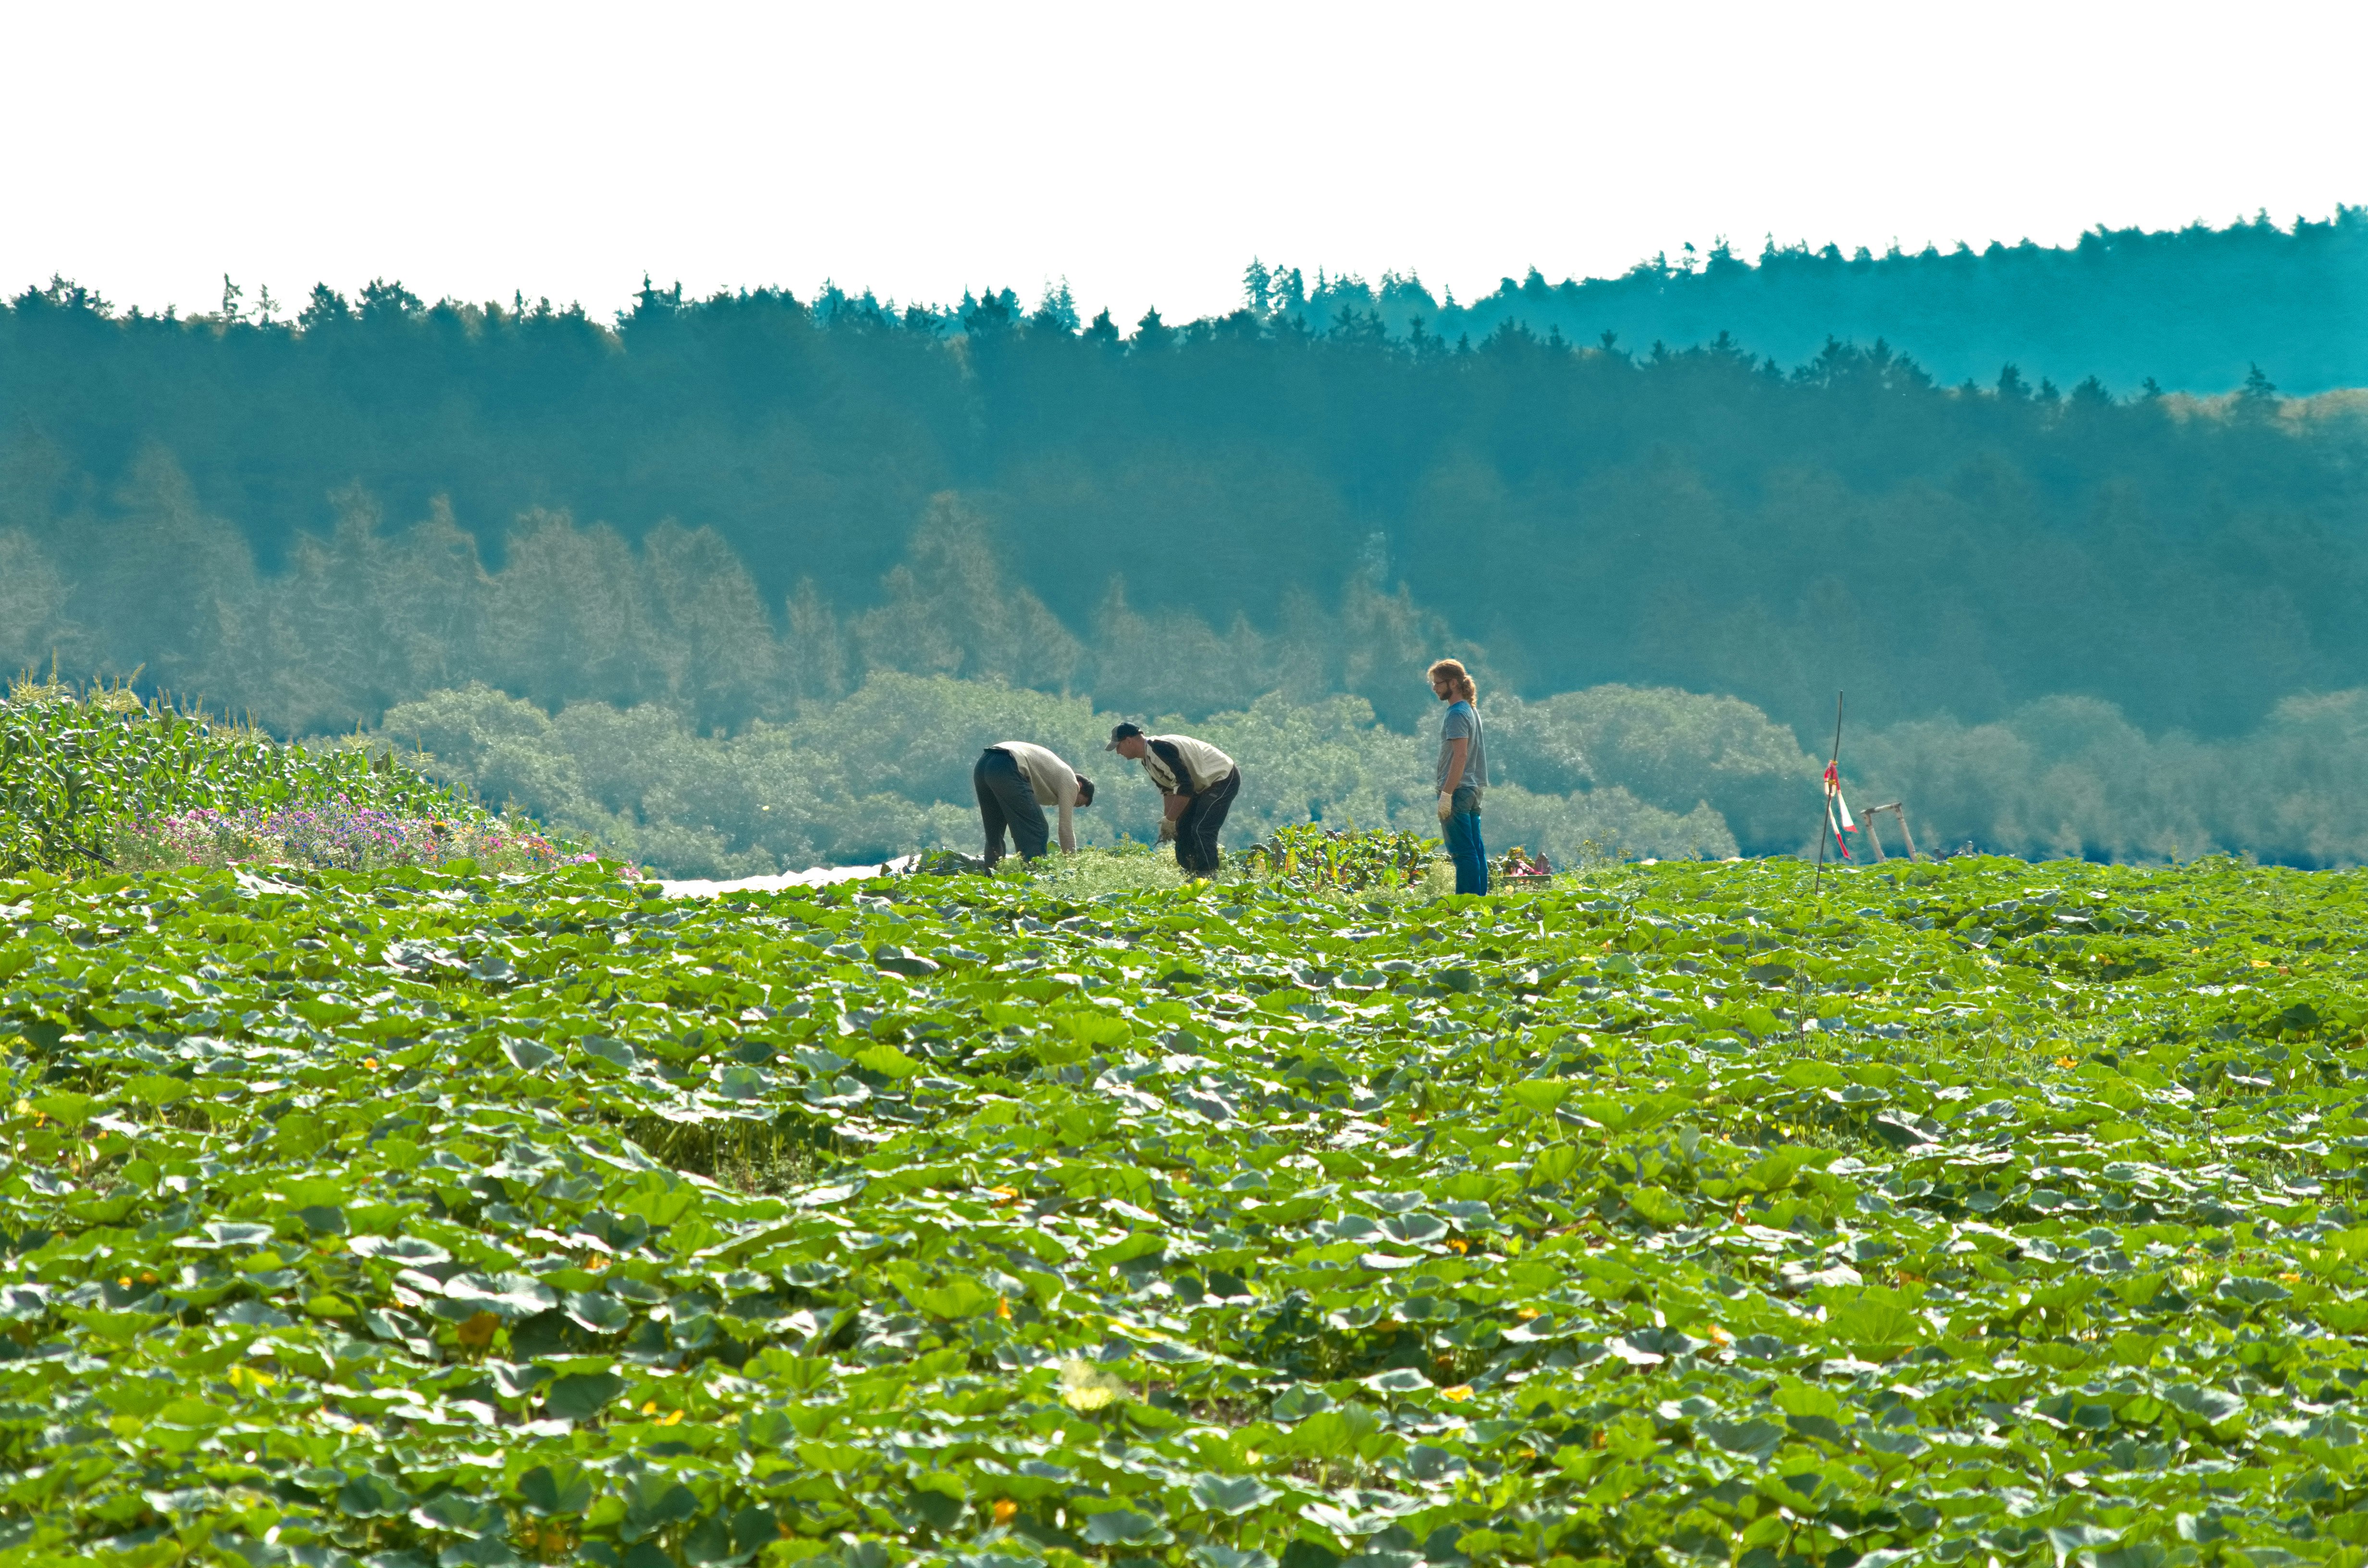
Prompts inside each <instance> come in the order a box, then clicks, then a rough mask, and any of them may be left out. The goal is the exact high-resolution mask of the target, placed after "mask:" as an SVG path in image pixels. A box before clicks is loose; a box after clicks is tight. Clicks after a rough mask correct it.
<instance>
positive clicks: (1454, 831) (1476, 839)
mask: <svg viewBox="0 0 2368 1568" xmlns="http://www.w3.org/2000/svg"><path fill="white" fill-rule="evenodd" d="M1447 858H1449V859H1451V860H1452V861H1454V862H1455V891H1456V892H1487V891H1488V846H1486V845H1485V844H1483V843H1481V842H1480V791H1479V790H1474V789H1473V788H1472V787H1471V786H1470V785H1468V784H1467V785H1465V786H1463V788H1461V789H1459V790H1456V791H1455V799H1454V800H1453V801H1451V802H1449V805H1448V812H1447Z"/></svg>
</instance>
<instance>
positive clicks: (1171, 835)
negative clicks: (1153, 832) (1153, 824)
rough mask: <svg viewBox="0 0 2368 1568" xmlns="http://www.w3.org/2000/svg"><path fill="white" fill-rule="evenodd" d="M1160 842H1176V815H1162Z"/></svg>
mask: <svg viewBox="0 0 2368 1568" xmlns="http://www.w3.org/2000/svg"><path fill="white" fill-rule="evenodd" d="M1159 842H1160V843H1162V844H1173V843H1175V842H1176V819H1175V818H1174V817H1161V818H1160V819H1159Z"/></svg>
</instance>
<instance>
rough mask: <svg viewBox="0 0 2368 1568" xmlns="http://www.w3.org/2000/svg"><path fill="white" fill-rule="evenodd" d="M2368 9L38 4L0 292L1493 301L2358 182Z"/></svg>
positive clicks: (2292, 206)
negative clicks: (1734, 260) (1393, 282)
mask: <svg viewBox="0 0 2368 1568" xmlns="http://www.w3.org/2000/svg"><path fill="white" fill-rule="evenodd" d="M2363 18H2368V6H2362V5H2360V4H2357V3H2356V0H2355V3H2351V4H2345V5H2325V6H2296V5H2279V4H2264V3H2261V0H2254V3H2252V4H2249V5H2246V6H2234V5H2228V4H2219V5H2214V6H2178V5H2167V4H2162V3H2160V0H2156V3H2150V4H2143V5H2136V4H2132V5H2119V4H2117V5H2083V4H2078V3H2077V0H2055V3H2051V4H2043V5H2022V4H1998V3H1995V0H1983V3H1981V4H1956V5H1917V4H1911V3H1907V0H1886V3H1884V4H1880V5H1791V6H1787V5H1782V4H1764V3H1763V4H1755V5H1742V6H1730V5H1721V4H1701V3H1695V4H1688V5H1682V6H1680V5H1663V6H1655V5H1640V4H1637V3H1635V0H1621V3H1620V4H1616V5H1591V4H1590V5H1572V4H1565V5H1530V4H1522V5H1509V4H1508V5H1497V6H1488V5H1466V6H1437V5H1430V6H1386V5H1366V6H1293V5H1290V4H1287V3H1285V4H1273V3H1269V4H1264V5H1256V6H1247V5H1230V4H1212V3H1210V0H1196V3H1194V4H1190V5H1169V6H1144V5H1133V6H1130V5H1123V4H1110V3H1107V0H1105V3H1103V4H1099V5H1092V6H1086V5H1077V6H1015V5H996V4H972V5H963V6H915V5H894V4H878V3H875V4H871V5H869V6H847V5H835V6H826V7H825V6H726V5H700V4H686V3H683V0H677V3H676V4H674V5H671V6H632V7H626V6H605V5H593V4H583V3H580V0H579V3H576V4H571V5H567V6H504V5H499V4H483V3H479V4H471V5H467V6H443V5H433V4H429V5H420V4H414V5H406V6H399V7H392V8H390V7H383V6H367V7H366V6H323V5H319V4H313V5H304V6H293V5H291V6H227V5H208V4H203V3H182V4H175V5H170V6H125V5H109V4H106V3H105V0H85V3H84V4H81V5H76V6H32V5H29V4H21V3H13V0H12V3H9V4H6V6H0V136H5V138H6V146H7V147H8V149H9V156H8V161H7V173H6V177H5V180H0V287H6V289H7V290H9V291H11V292H14V291H15V290H17V289H18V288H20V287H22V286H23V285H24V284H26V283H28V282H31V281H33V280H36V279H45V278H48V277H49V276H50V275H51V273H53V272H62V273H64V274H66V275H67V276H69V277H71V278H77V279H79V280H80V281H82V282H84V283H86V284H89V285H91V286H93V287H95V288H97V289H98V290H100V291H101V292H103V293H105V294H106V295H107V296H108V298H110V299H111V300H113V301H116V302H117V303H118V304H120V305H130V304H135V303H136V304H140V305H143V306H147V307H150V308H162V307H163V306H164V305H165V304H167V303H173V304H177V305H178V306H179V307H180V308H181V310H182V311H183V312H190V311H197V310H211V309H212V308H213V307H214V305H215V303H216V301H218V300H219V298H220V295H221V291H222V284H221V279H222V274H223V273H225V272H228V273H230V274H231V275H232V276H233V277H234V278H237V279H238V280H239V281H240V282H241V283H242V284H244V285H245V287H246V290H247V298H248V300H249V301H250V302H252V301H253V300H254V298H255V296H256V286H257V285H268V287H269V288H270V289H271V290H272V292H273V293H274V294H275V295H276V296H278V297H279V299H280V300H282V301H291V302H292V301H299V300H300V299H301V297H302V294H303V293H304V292H305V291H306V290H309V288H310V287H311V285H312V284H313V282H314V281H315V280H316V279H322V280H326V281H328V282H329V283H331V284H333V285H335V286H336V287H338V288H341V289H345V290H348V291H350V290H352V289H354V288H356V287H358V286H359V285H360V284H361V283H363V282H365V281H367V280H368V279H369V278H372V277H375V276H384V277H387V278H397V279H400V280H401V281H403V282H404V283H405V284H407V285H408V286H410V288H411V289H412V290H414V291H416V292H417V293H420V294H422V295H425V296H427V297H428V298H431V299H433V298H436V297H438V296H440V295H446V294H450V295H457V296H460V297H461V298H465V299H472V300H485V299H499V300H504V301H507V300H508V299H509V298H510V296H511V293H512V291H513V290H524V291H525V293H526V295H527V297H528V298H529V300H531V299H533V298H534V297H536V296H538V295H548V296H550V297H551V298H552V300H554V301H560V302H564V301H568V300H580V301H583V302H584V303H585V304H586V306H587V307H590V308H592V309H593V310H595V311H596V312H603V313H605V312H609V311H611V310H613V309H615V308H616V307H617V306H618V305H619V304H620V303H621V302H622V301H623V300H624V299H625V297H626V296H627V295H628V294H629V293H630V292H631V291H632V289H633V288H635V287H636V286H637V285H638V284H639V282H640V279H641V276H642V274H643V271H645V270H646V271H647V272H649V273H651V274H652V275H654V276H655V278H656V279H657V280H658V282H659V283H660V284H661V285H663V284H666V283H669V282H672V281H675V280H679V281H681V282H682V283H683V284H684V285H685V286H686V288H687V289H688V290H690V291H691V292H692V293H694V294H697V293H704V292H708V291H710V290H714V289H716V288H718V287H724V286H742V285H757V284H768V283H769V284H780V285H786V286H788V287H790V288H791V289H793V290H796V291H797V293H798V294H799V295H800V296H801V297H802V298H803V297H811V295H812V293H813V291H814V288H815V286H816V285H817V284H819V283H820V282H821V281H822V280H823V279H824V278H836V279H837V280H838V281H839V282H840V283H841V284H842V285H845V286H848V287H851V288H859V289H860V288H862V287H865V286H869V287H871V288H872V289H875V290H879V291H880V292H881V293H882V294H884V295H893V296H894V297H896V298H898V299H899V300H913V299H922V300H929V301H943V300H949V299H952V298H956V297H959V296H960V294H961V293H962V290H963V289H964V288H966V287H967V288H973V289H981V288H985V287H990V286H994V287H1002V286H1009V287H1012V288H1015V289H1017V290H1019V291H1020V292H1021V293H1022V294H1023V295H1026V296H1028V297H1029V298H1030V300H1031V301H1032V300H1033V299H1034V298H1035V296H1036V295H1037V294H1038V293H1040V292H1041V291H1042V288H1043V286H1044V285H1045V284H1046V283H1047V282H1048V281H1051V280H1055V279H1058V278H1063V277H1066V278H1068V280H1069V282H1070V284H1071V286H1072V287H1073V289H1074V290H1075V291H1076V296H1077V299H1078V301H1079V303H1080V304H1081V306H1082V307H1083V308H1084V309H1085V310H1086V311H1087V312H1088V313H1090V312H1092V311H1093V310H1095V309H1096V308H1098V307H1100V306H1103V305H1108V306H1110V307H1111V309H1112V310H1113V312H1114V313H1116V314H1117V315H1118V316H1119V317H1120V318H1121V320H1122V321H1127V322H1132V321H1133V319H1134V318H1135V317H1136V316H1138V315H1140V314H1141V313H1142V311H1143V310H1144V307H1145V306H1146V305H1151V304H1156V305H1157V306H1158V307H1159V308H1160V309H1161V310H1162V311H1163V312H1166V313H1167V315H1168V316H1169V318H1170V319H1178V318H1183V317H1189V316H1192V315H1198V314H1201V313H1204V312H1212V311H1218V310H1223V309H1227V308H1230V307H1231V306H1232V305H1233V304H1235V302H1236V301H1237V300H1238V296H1239V281H1238V280H1239V278H1240V275H1241V270H1242V267H1243V266H1244V265H1245V264H1246V263H1247V261H1248V260H1249V259H1250V257H1251V256H1253V255H1256V256H1261V257H1263V258H1264V259H1265V260H1267V261H1268V262H1269V263H1278V262H1281V263H1291V264H1295V265H1298V266H1300V267H1304V268H1306V269H1307V272H1308V275H1309V277H1310V278H1313V277H1314V274H1315V268H1316V267H1319V266H1321V267H1326V268H1328V269H1330V270H1333V271H1336V272H1337V271H1342V270H1347V271H1354V272H1360V273H1362V274H1364V275H1365V276H1366V277H1368V278H1372V277H1375V276H1377V275H1378V274H1379V273H1381V272H1382V271H1383V269H1384V268H1392V267H1395V268H1397V269H1399V270H1401V271H1404V270H1409V269H1410V270H1414V271H1417V272H1418V273H1419V274H1420V275H1421V277H1422V278H1423V279H1424V280H1425V281H1426V282H1428V283H1429V284H1430V285H1431V287H1432V288H1433V290H1437V289H1439V288H1440V286H1441V285H1451V286H1452V287H1453V288H1454V290H1455V291H1456V294H1457V296H1458V297H1459V298H1465V299H1468V298H1471V297H1473V296H1474V295H1476V294H1479V293H1484V292H1486V291H1487V290H1489V289H1491V288H1493V287H1495V285H1496V282H1497V278H1499V277H1501V276H1503V275H1505V274H1508V273H1510V274H1514V275H1516V276H1518V275H1519V274H1520V273H1521V272H1522V271H1523V270H1525V269H1526V268H1527V267H1531V266H1536V267H1540V268H1541V269H1543V271H1544V272H1545V273H1546V274H1547V276H1549V277H1550V278H1556V279H1559V278H1563V277H1564V276H1565V275H1574V274H1575V275H1579V276H1588V275H1603V274H1608V273H1617V272H1620V271H1622V270H1624V269H1625V268H1626V267H1628V266H1629V265H1630V264H1632V263H1633V262H1634V261H1635V260H1637V259H1638V258H1639V257H1640V256H1649V255H1651V254H1653V253H1654V252H1656V251H1661V250H1667V251H1669V252H1671V253H1672V254H1674V253H1676V252H1677V250H1678V248H1679V245H1680V244H1682V243H1684V242H1686V241H1688V240H1691V241H1693V242H1694V243H1695V244H1698V245H1702V246H1703V247H1705V248H1707V246H1708V245H1709V244H1710V243H1711V242H1712V241H1713V239H1714V238H1716V237H1717V236H1719V235H1722V234H1723V235H1725V236H1727V237H1729V238H1730V239H1731V240H1732V241H1733V242H1734V243H1735V244H1736V246H1737V248H1738V249H1742V250H1745V251H1747V252H1755V253H1756V252H1757V251H1758V249H1759V244H1760V240H1761V236H1762V235H1764V234H1768V233H1773V234H1774V235H1775V236H1776V237H1777V239H1778V240H1779V241H1780V242H1781V241H1791V240H1794V239H1807V240H1809V241H1811V242H1813V243H1816V244H1823V243H1825V242H1827V241H1833V242H1836V243H1838V244H1841V245H1842V246H1844V247H1845V248H1849V247H1852V246H1855V245H1859V244H1867V245H1871V246H1873V247H1874V248H1875V249H1878V250H1880V249H1882V248H1883V247H1884V245H1886V244H1889V243H1890V242H1891V241H1892V240H1894V239H1895V238H1896V239H1897V240H1898V241H1899V242H1900V243H1901V244H1905V245H1907V247H1909V248H1910V249H1914V248H1918V247H1920V246H1921V245H1922V244H1924V243H1925V242H1926V241H1927V240H1931V241H1936V242H1939V243H1940V244H1941V245H1943V246H1944V247H1945V246H1947V245H1948V244H1952V243H1953V242H1954V241H1956V240H1959V239H1964V240H1968V241H1971V242H1973V243H1974V244H1976V245H1979V244H1984V243H1987V241H1989V240H1991V239H1994V238H1995V239H2004V240H2007V241H2009V242H2011V241H2014V240H2017V239H2021V238H2022V237H2024V236H2026V235H2028V236H2030V237H2031V238H2032V239H2035V240H2038V241H2040V242H2042V243H2047V244H2060V243H2065V242H2068V241H2070V240H2072V239H2074V238H2075V237H2077V236H2078V233H2080V231H2081V230H2082V229H2084V228H2086V227H2089V226H2090V225H2092V224H2095V223H2099V222H2103V223H2109V224H2112V225H2115V226H2121V225H2128V224H2143V225H2146V226H2148V227H2164V226H2169V225H2175V224H2180V223H2184V222H2189V221H2192V220H2193V219H2197V218H2203V219H2206V220H2209V221H2210V222H2214V224H2222V223H2226V222H2228V221H2229V220H2230V219H2231V218H2233V217H2236V216H2238V215H2240V214H2243V215H2249V214H2251V213H2252V212H2253V211H2254V210H2256V209H2260V208H2263V207H2266V208H2267V209H2268V210H2270V212H2271V215H2272V216H2274V217H2276V218H2277V219H2278V220H2279V221H2280V222H2291V221H2292V219H2293V218H2294V216H2295V215H2296V214H2297V213H2301V214H2305V215H2307V216H2310V217H2313V218H2324V217H2327V216H2328V215H2329V214H2330V213H2331V212H2332V211H2333V210H2334V207H2335V204H2336V203H2337V202H2339V201H2343V202H2352V203H2357V202H2362V201H2368V156H2363V148H2368V133H2363V131H2362V122H2361V120H2360V119H2359V116H2360V102H2361V78H2360V75H2359V69H2360V67H2359V62H2360V61H2361V59H2362V57H2363V51H2368V20H2363Z"/></svg>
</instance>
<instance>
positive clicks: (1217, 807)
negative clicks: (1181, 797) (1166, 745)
mask: <svg viewBox="0 0 2368 1568" xmlns="http://www.w3.org/2000/svg"><path fill="white" fill-rule="evenodd" d="M1241 792H1242V770H1241V769H1240V768H1238V767H1236V768H1235V769H1234V770H1233V771H1232V772H1231V773H1228V774H1226V775H1225V776H1224V778H1220V779H1218V780H1217V781H1216V782H1215V783H1214V784H1212V785H1210V786H1209V787H1208V788H1207V789H1205V790H1201V792H1200V793H1199V794H1197V795H1195V796H1193V797H1192V803H1191V804H1190V805H1189V806H1186V807H1185V808H1184V814H1183V815H1182V816H1180V817H1178V818H1177V819H1176V865H1177V869H1179V870H1181V871H1183V872H1185V873H1186V874H1188V875H1190V876H1197V877H1212V876H1215V875H1216V874H1217V830H1218V829H1219V828H1221V827H1223V826H1224V825H1225V813H1226V812H1230V811H1232V810H1233V809H1234V797H1235V795H1238V794H1240V793H1241Z"/></svg>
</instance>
